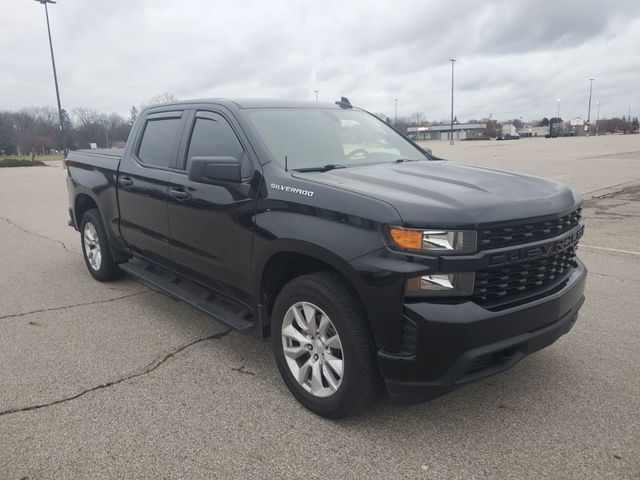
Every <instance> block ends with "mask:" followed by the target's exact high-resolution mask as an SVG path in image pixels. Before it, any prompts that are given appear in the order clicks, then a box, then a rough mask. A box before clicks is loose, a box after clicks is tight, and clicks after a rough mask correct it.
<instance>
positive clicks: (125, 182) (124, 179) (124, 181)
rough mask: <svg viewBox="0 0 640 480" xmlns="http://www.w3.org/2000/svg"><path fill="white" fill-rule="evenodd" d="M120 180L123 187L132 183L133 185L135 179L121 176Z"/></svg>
mask: <svg viewBox="0 0 640 480" xmlns="http://www.w3.org/2000/svg"><path fill="white" fill-rule="evenodd" d="M118 182H119V183H120V185H122V186H123V187H130V186H131V185H133V180H132V179H131V177H120V178H118Z"/></svg>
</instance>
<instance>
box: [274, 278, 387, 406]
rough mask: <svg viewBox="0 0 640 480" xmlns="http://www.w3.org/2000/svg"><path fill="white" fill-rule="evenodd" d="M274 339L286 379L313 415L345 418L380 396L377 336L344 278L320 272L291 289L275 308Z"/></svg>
mask: <svg viewBox="0 0 640 480" xmlns="http://www.w3.org/2000/svg"><path fill="white" fill-rule="evenodd" d="M271 335H272V342H273V349H274V354H275V359H276V363H277V365H278V369H279V370H280V374H281V375H282V378H283V379H284V381H285V383H286V385H287V387H288V388H289V390H290V391H291V393H292V394H293V395H294V396H295V397H296V399H297V400H298V401H299V402H300V403H302V404H303V405H304V406H305V407H307V408H308V409H309V410H311V411H313V412H315V413H317V414H319V415H322V416H324V417H328V418H339V417H343V416H345V415H348V414H349V413H351V412H353V411H356V410H359V409H361V408H363V407H364V406H365V405H367V404H368V403H369V402H371V401H372V400H373V399H374V398H375V396H376V394H377V393H379V391H380V385H381V382H380V378H379V376H378V372H377V365H376V361H375V348H374V345H373V342H372V339H371V335H370V334H369V331H368V328H367V326H366V324H365V320H364V317H363V315H362V313H361V312H360V308H359V306H358V302H357V299H356V297H355V295H354V294H353V293H352V291H351V288H350V286H349V285H348V284H347V283H346V282H345V281H344V279H343V278H342V277H341V276H340V275H338V274H336V273H333V272H320V273H314V274H310V275H304V276H301V277H298V278H296V279H294V280H292V281H291V282H290V283H288V284H287V285H286V286H285V287H284V288H283V289H282V291H281V292H280V294H279V295H278V298H277V299H276V302H275V305H274V308H273V314H272V320H271Z"/></svg>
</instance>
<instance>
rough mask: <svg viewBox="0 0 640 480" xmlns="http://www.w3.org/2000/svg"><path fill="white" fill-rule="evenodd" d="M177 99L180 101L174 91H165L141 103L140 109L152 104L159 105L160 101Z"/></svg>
mask: <svg viewBox="0 0 640 480" xmlns="http://www.w3.org/2000/svg"><path fill="white" fill-rule="evenodd" d="M177 101H178V98H177V97H176V96H175V95H174V94H173V93H169V92H164V93H161V94H159V95H154V96H153V97H151V98H150V99H148V100H147V101H146V102H144V103H142V104H140V110H142V109H143V108H145V107H148V106H150V105H158V104H160V103H172V102H177Z"/></svg>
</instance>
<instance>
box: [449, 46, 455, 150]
mask: <svg viewBox="0 0 640 480" xmlns="http://www.w3.org/2000/svg"><path fill="white" fill-rule="evenodd" d="M449 61H450V62H451V137H450V138H451V140H450V141H449V145H453V65H454V63H455V62H456V59H455V58H450V59H449Z"/></svg>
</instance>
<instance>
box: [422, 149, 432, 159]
mask: <svg viewBox="0 0 640 480" xmlns="http://www.w3.org/2000/svg"><path fill="white" fill-rule="evenodd" d="M423 150H424V151H425V152H427V155H429V156H430V157H433V152H432V151H431V149H430V148H423Z"/></svg>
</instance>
